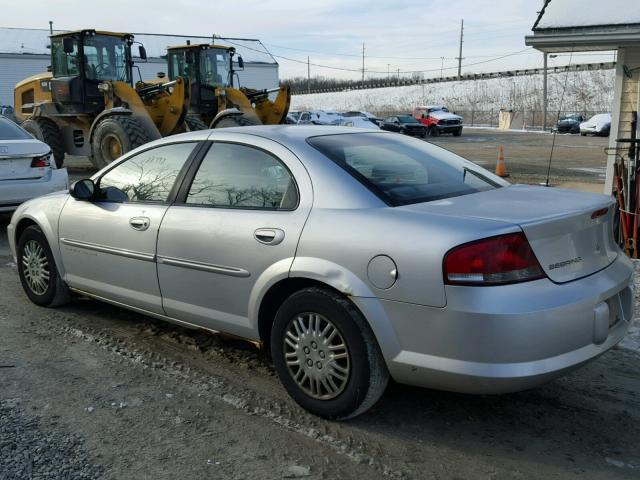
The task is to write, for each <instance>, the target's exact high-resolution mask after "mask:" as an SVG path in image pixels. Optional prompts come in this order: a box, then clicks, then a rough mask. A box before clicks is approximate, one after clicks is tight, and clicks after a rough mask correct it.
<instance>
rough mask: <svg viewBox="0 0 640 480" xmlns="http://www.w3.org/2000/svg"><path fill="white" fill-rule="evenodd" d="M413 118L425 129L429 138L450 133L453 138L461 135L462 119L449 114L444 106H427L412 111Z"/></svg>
mask: <svg viewBox="0 0 640 480" xmlns="http://www.w3.org/2000/svg"><path fill="white" fill-rule="evenodd" d="M413 117H414V118H416V119H417V120H418V121H419V122H420V123H422V124H423V125H425V126H426V127H427V129H428V130H427V134H428V135H429V136H430V137H437V136H438V135H441V134H443V133H451V134H452V135H453V136H454V137H459V136H460V135H462V117H461V116H460V115H456V114H454V113H451V112H449V110H448V109H447V107H445V106H444V105H427V106H426V107H416V108H414V109H413Z"/></svg>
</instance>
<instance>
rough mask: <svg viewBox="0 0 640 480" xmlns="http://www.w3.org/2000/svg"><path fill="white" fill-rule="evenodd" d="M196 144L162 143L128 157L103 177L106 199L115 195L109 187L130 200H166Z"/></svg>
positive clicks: (102, 184) (104, 196)
mask: <svg viewBox="0 0 640 480" xmlns="http://www.w3.org/2000/svg"><path fill="white" fill-rule="evenodd" d="M196 145H197V142H185V143H173V144H170V145H162V146H160V147H156V148H151V149H149V150H145V151H144V152H142V153H139V154H138V155H134V156H133V157H131V158H129V159H127V160H125V161H124V162H122V163H121V164H120V165H118V166H116V167H114V168H112V169H111V170H109V171H108V172H107V173H106V174H105V175H104V176H102V177H101V178H100V180H99V186H100V190H101V192H103V199H104V200H109V199H110V198H113V197H111V196H110V195H109V191H110V190H113V189H117V190H119V191H121V192H123V193H124V194H125V195H126V197H127V198H126V201H129V202H161V203H162V202H166V201H167V200H168V199H169V193H170V192H171V189H172V188H173V185H174V183H175V181H176V179H177V178H178V174H179V173H180V169H181V168H182V166H183V165H184V164H185V162H186V161H187V159H188V158H189V155H190V154H191V152H193V149H194V148H195V147H196ZM120 196H121V195H120Z"/></svg>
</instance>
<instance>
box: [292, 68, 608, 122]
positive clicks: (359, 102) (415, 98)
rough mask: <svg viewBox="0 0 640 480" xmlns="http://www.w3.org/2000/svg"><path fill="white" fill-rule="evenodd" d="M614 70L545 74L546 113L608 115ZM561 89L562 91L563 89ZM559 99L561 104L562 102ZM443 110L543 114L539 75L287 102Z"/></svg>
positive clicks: (298, 107)
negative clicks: (441, 107) (435, 107)
mask: <svg viewBox="0 0 640 480" xmlns="http://www.w3.org/2000/svg"><path fill="white" fill-rule="evenodd" d="M614 76H615V73H614V70H593V71H584V72H569V73H568V74H567V73H565V72H561V73H552V74H549V82H548V83H549V112H554V111H555V110H558V109H559V108H560V104H561V103H562V110H563V111H600V112H606V111H609V110H610V108H611V105H612V103H613V82H614ZM565 83H566V88H565ZM563 96H564V99H563ZM425 104H436V105H438V104H444V105H447V106H448V107H449V109H450V110H455V111H466V112H469V111H471V110H475V111H476V112H478V111H490V110H493V111H494V112H497V111H498V110H500V109H501V108H505V109H513V110H516V111H530V110H537V111H541V110H542V75H528V76H520V77H509V78H492V79H484V80H467V81H458V82H444V83H432V84H425V85H411V86H405V87H387V88H374V89H367V90H348V91H343V92H330V93H312V94H310V95H294V96H293V97H291V110H292V111H294V110H309V109H321V110H338V111H346V110H365V111H372V112H393V111H401V110H404V111H410V110H411V109H413V107H415V106H417V105H425Z"/></svg>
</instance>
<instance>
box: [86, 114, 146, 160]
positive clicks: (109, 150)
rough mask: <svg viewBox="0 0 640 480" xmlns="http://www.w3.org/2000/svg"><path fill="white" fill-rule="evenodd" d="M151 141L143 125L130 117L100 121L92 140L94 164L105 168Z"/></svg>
mask: <svg viewBox="0 0 640 480" xmlns="http://www.w3.org/2000/svg"><path fill="white" fill-rule="evenodd" d="M148 141H149V136H148V135H147V131H146V130H145V129H144V127H143V126H142V124H141V123H140V122H139V121H138V120H137V119H136V118H134V117H131V116H129V115H112V116H109V117H107V118H105V119H103V120H101V121H100V123H99V124H98V125H97V126H96V128H95V130H94V132H93V138H92V139H91V152H92V154H93V155H92V162H93V163H94V165H95V166H96V167H97V168H103V167H106V166H107V165H109V164H110V163H111V162H113V161H114V160H116V159H117V158H119V157H120V156H121V155H124V154H125V153H127V152H130V151H131V150H133V149H134V148H138V147H139V146H140V145H144V144H145V143H147V142H148Z"/></svg>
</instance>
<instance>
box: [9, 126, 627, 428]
mask: <svg viewBox="0 0 640 480" xmlns="http://www.w3.org/2000/svg"><path fill="white" fill-rule="evenodd" d="M614 214H615V212H614V204H613V202H612V199H611V198H609V197H607V196H601V195H593V194H586V193H579V192H574V191H567V190H561V189H552V188H544V187H536V186H524V185H510V184H508V183H506V182H505V181H504V180H502V179H500V178H498V177H496V176H494V175H493V174H491V173H490V172H488V171H486V170H484V169H482V168H480V167H478V166H477V165H475V164H473V163H472V162H469V161H467V160H464V159H462V158H460V157H458V156H456V155H454V154H453V153H450V152H448V151H446V150H444V149H442V148H439V147H437V146H434V145H431V144H429V143H426V142H424V141H421V140H417V139H412V138H408V137H406V136H401V135H396V134H393V133H388V132H382V131H380V132H372V131H367V130H359V129H356V128H349V127H318V126H316V127H291V126H260V127H242V128H229V129H220V130H207V131H198V132H191V133H187V134H183V135H176V136H171V137H167V138H164V139H161V140H158V141H155V142H152V143H148V144H146V145H144V146H142V147H140V148H138V149H136V150H134V151H132V152H130V153H128V154H127V155H125V156H123V157H121V158H120V159H118V160H117V161H115V162H114V163H112V164H110V165H108V166H107V167H105V168H104V169H103V170H101V171H100V172H98V173H96V174H95V175H94V176H93V177H92V178H91V179H84V180H80V181H78V182H76V183H75V184H74V185H73V186H72V187H71V189H70V191H69V192H68V193H67V192H61V193H54V194H50V195H48V196H45V197H40V198H38V199H34V200H31V201H29V202H27V203H25V204H23V205H21V206H20V207H19V209H18V210H17V211H16V212H15V214H14V215H13V218H12V219H11V223H10V225H9V227H8V233H9V241H10V245H11V248H12V251H13V253H14V255H15V257H16V263H17V265H18V272H19V276H20V280H21V282H22V285H23V287H24V290H25V292H26V295H27V296H28V297H29V298H30V299H31V301H33V302H34V303H36V304H38V305H42V306H57V305H61V304H63V303H65V302H66V301H68V300H70V299H71V298H72V296H73V295H74V294H75V295H83V296H89V297H91V298H94V299H98V300H102V301H105V302H109V303H112V304H114V305H118V306H122V307H125V308H129V309H131V310H135V311H137V312H141V313H144V314H147V315H151V316H153V317H156V318H159V319H163V320H167V321H170V322H175V323H178V324H181V325H186V326H190V327H197V328H204V329H208V330H211V331H219V332H227V333H229V334H233V335H236V336H240V337H244V338H247V339H249V340H250V341H253V342H257V343H259V344H261V345H263V346H264V347H265V348H266V349H268V350H269V351H270V352H271V355H272V357H273V361H274V364H275V369H276V371H277V374H278V376H279V378H280V380H281V381H282V384H283V385H284V387H285V389H286V390H287V391H288V392H289V394H290V395H291V396H292V397H293V398H294V399H295V401H297V402H298V403H299V404H300V405H301V406H303V407H304V408H306V409H308V410H309V411H311V412H313V413H315V414H317V415H320V416H323V417H327V418H349V417H353V416H355V415H358V414H360V413H362V412H364V411H365V410H366V409H368V408H369V407H371V406H372V405H373V404H374V403H375V402H376V401H377V400H378V398H379V397H380V396H381V395H382V393H383V392H384V390H385V387H386V385H387V381H388V379H389V378H390V377H391V378H393V379H395V380H396V381H398V382H401V383H406V384H412V385H419V386H423V387H429V388H437V389H444V390H450V391H458V392H467V393H503V392H511V391H517V390H522V389H527V388H531V387H535V386H537V385H540V384H542V383H544V382H546V381H548V380H550V379H552V378H555V377H557V376H559V375H561V374H563V373H566V372H567V371H569V370H571V369H573V368H576V367H578V366H580V365H582V364H584V363H585V362H587V361H589V360H591V359H593V358H595V357H597V356H598V355H600V354H602V353H603V352H605V351H607V350H608V349H610V348H611V347H613V346H614V345H615V344H616V343H618V342H619V341H620V340H621V339H622V338H623V336H624V335H625V332H626V331H627V328H628V327H629V323H630V321H631V318H632V298H633V294H632V270H633V269H632V265H631V262H630V261H629V260H628V259H627V258H626V257H625V255H623V254H622V253H621V252H620V250H619V249H618V247H617V246H616V244H615V243H614V240H613V235H612V219H613V217H614Z"/></svg>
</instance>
